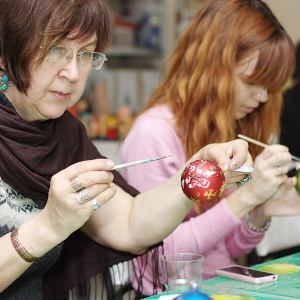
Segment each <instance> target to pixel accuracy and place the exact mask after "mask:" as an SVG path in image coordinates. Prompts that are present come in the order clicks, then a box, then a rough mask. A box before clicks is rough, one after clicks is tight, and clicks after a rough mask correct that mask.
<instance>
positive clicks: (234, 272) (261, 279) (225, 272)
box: [216, 265, 278, 284]
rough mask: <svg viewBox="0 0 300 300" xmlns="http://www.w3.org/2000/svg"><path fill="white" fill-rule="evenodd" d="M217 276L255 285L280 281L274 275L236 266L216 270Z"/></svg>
mask: <svg viewBox="0 0 300 300" xmlns="http://www.w3.org/2000/svg"><path fill="white" fill-rule="evenodd" d="M216 274H217V275H219V276H224V277H228V278H231V279H236V280H241V281H245V282H249V283H255V284H261V283H266V282H272V281H276V280H277V279H278V275H277V274H274V273H269V272H264V271H260V270H254V269H250V268H247V267H243V266H235V265H233V266H228V267H224V268H218V269H216Z"/></svg>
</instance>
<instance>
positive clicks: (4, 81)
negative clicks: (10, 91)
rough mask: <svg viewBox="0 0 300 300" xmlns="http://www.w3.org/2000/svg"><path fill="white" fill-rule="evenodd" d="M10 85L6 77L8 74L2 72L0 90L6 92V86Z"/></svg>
mask: <svg viewBox="0 0 300 300" xmlns="http://www.w3.org/2000/svg"><path fill="white" fill-rule="evenodd" d="M9 85H10V81H9V79H8V76H7V75H6V74H3V75H2V76H0V89H1V92H7V88H8V86H9Z"/></svg>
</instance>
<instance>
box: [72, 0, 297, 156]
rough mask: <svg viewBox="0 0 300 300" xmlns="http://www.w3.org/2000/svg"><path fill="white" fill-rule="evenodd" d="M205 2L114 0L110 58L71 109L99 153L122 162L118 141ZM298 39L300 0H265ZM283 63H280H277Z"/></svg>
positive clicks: (290, 32) (107, 52) (108, 56)
mask: <svg viewBox="0 0 300 300" xmlns="http://www.w3.org/2000/svg"><path fill="white" fill-rule="evenodd" d="M205 2H206V0H112V1H110V3H111V5H112V9H113V11H114V14H115V15H114V31H113V40H112V43H111V46H110V47H109V48H108V49H107V50H106V51H105V54H106V55H107V58H108V61H107V62H106V63H105V65H104V67H103V68H102V69H101V70H100V71H92V73H91V75H90V77H89V79H88V82H87V86H86V90H85V92H84V94H83V96H82V99H81V100H80V101H79V102H78V104H77V105H76V106H74V107H72V108H71V111H72V113H73V114H74V115H76V116H77V117H78V118H80V119H81V120H82V122H83V123H84V124H85V126H86V128H87V130H88V133H89V135H90V137H91V138H93V139H94V141H95V144H96V145H97V146H99V147H101V152H102V153H104V154H105V155H108V156H109V157H111V158H112V159H114V160H115V162H119V161H120V156H119V152H120V151H119V148H118V147H119V143H118V140H119V139H120V137H121V136H122V134H123V133H124V131H126V129H127V128H128V127H129V126H130V124H131V122H132V119H133V117H134V116H135V115H136V113H137V112H139V111H140V110H141V109H142V108H143V106H144V105H145V103H146V102H147V101H148V99H149V97H150V95H151V93H152V91H153V90H154V88H155V87H156V86H157V85H158V84H159V79H160V70H161V65H162V61H163V60H164V58H165V57H166V56H167V55H168V53H170V52H171V51H172V50H173V48H174V46H175V44H176V40H177V37H178V35H179V34H180V32H181V31H182V30H183V29H184V28H185V26H186V24H187V23H188V22H189V20H190V19H191V18H192V17H193V16H194V14H195V13H196V12H197V11H198V10H199V9H201V7H202V6H203V5H204V3H205ZM265 2H266V3H267V4H268V5H269V6H270V8H271V9H272V11H273V12H274V14H275V15H276V17H277V18H278V19H279V21H280V22H281V23H282V24H283V26H284V27H285V29H286V31H287V32H288V33H289V34H290V36H291V38H292V40H293V41H294V43H296V42H297V41H299V40H300V18H299V11H300V1H299V0H284V1H283V0H265ZM279 63H284V62H279Z"/></svg>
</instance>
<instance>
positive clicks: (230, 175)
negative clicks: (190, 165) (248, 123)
mask: <svg viewBox="0 0 300 300" xmlns="http://www.w3.org/2000/svg"><path fill="white" fill-rule="evenodd" d="M199 156H200V158H199ZM193 159H194V160H196V159H209V160H212V161H214V162H215V163H217V164H218V165H219V166H220V167H221V168H222V170H223V171H224V172H225V184H226V188H229V187H234V186H237V183H238V182H239V181H241V180H242V179H243V178H244V177H245V175H246V174H248V173H241V172H231V171H233V170H235V169H237V168H239V167H241V166H252V165H253V161H252V157H251V155H250V153H249V152H248V143H247V142H246V141H244V140H241V139H237V140H233V141H231V142H228V143H220V144H209V145H207V146H206V147H204V148H202V149H201V150H200V151H199V152H198V153H196V154H195V155H194V156H193Z"/></svg>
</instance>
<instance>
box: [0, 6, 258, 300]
mask: <svg viewBox="0 0 300 300" xmlns="http://www.w3.org/2000/svg"><path fill="white" fill-rule="evenodd" d="M111 29H112V21H111V12H110V9H109V7H108V3H107V2H106V1H104V0H70V1H61V0H14V1H10V0H3V1H1V4H0V88H1V92H0V114H1V117H0V156H1V159H0V249H1V250H0V299H6V300H8V299H30V300H35V299H36V300H37V299H38V300H40V299H52V300H53V299H65V298H66V297H68V293H69V292H68V291H69V290H70V289H72V288H73V287H75V286H77V285H78V284H79V283H84V282H86V280H89V279H90V278H91V277H93V276H96V275H97V274H100V273H101V274H105V273H106V272H107V270H108V268H109V267H110V266H112V265H113V264H115V263H117V262H120V261H124V260H129V259H131V258H132V257H133V256H132V255H130V254H129V253H128V252H130V253H133V254H136V255H137V254H141V253H143V252H145V251H147V249H148V247H150V246H153V245H156V244H157V243H159V242H160V241H161V240H163V238H164V237H166V236H167V235H168V234H169V233H170V232H171V231H172V230H174V228H175V227H176V226H177V225H178V224H179V223H180V222H181V220H182V219H183V217H184V215H185V214H186V213H187V212H188V210H189V209H190V208H191V206H192V202H191V201H190V200H189V199H187V198H186V197H185V196H184V194H183V192H182V190H181V187H180V175H181V172H182V170H180V171H179V172H178V173H177V174H176V175H175V176H174V177H173V178H172V179H170V180H169V181H167V182H166V183H165V184H163V185H161V186H159V187H157V188H155V189H153V190H151V191H149V192H147V193H143V194H139V192H138V191H137V190H136V189H134V188H133V187H131V186H129V185H128V184H127V183H126V182H125V180H124V179H123V178H122V177H121V176H120V175H119V173H117V172H116V171H112V169H113V166H114V163H113V162H112V161H111V160H109V159H106V158H105V157H103V156H102V155H101V154H100V153H99V152H98V151H97V149H96V147H95V146H94V145H93V144H92V142H91V141H90V140H89V139H88V137H87V134H86V130H85V128H84V126H83V125H82V123H80V122H79V121H78V120H77V119H75V118H74V117H73V116H72V115H71V114H70V113H69V112H68V110H67V109H68V108H69V107H71V106H72V105H74V104H75V103H76V102H77V101H78V99H79V98H80V96H81V94H82V92H83V90H84V86H85V83H86V80H87V77H88V75H89V73H90V71H91V69H95V70H99V69H100V68H101V66H102V65H103V63H104V62H105V60H106V57H105V55H104V54H103V53H102V51H104V50H105V48H106V47H107V45H108V43H109V41H110V38H111ZM205 158H210V159H212V160H215V161H216V162H217V163H218V164H220V165H223V164H226V165H229V168H231V169H232V168H233V162H235V166H240V165H242V164H246V165H251V163H252V160H251V156H250V155H249V153H248V146H247V143H246V142H242V141H238V140H235V141H232V142H229V143H223V144H215V145H208V146H206V147H204V148H202V149H201V150H200V151H198V152H197V153H196V154H195V155H194V156H193V158H192V159H193V160H195V159H205ZM242 177H243V174H241V175H239V176H232V177H231V178H227V183H229V184H230V183H231V184H233V183H234V182H237V181H239V180H241V179H242ZM170 196H171V197H170ZM100 206H101V208H100ZM158 207H159V209H158ZM165 211H168V214H167V215H166V214H165ZM145 233H146V234H145ZM117 250H118V251H117ZM155 250H157V246H155V247H154V248H153V249H152V250H148V252H150V251H153V252H154V253H155ZM88 284H90V286H89V285H88ZM88 284H87V285H86V286H85V288H87V293H90V290H91V289H92V287H94V289H98V288H99V287H98V286H92V285H91V283H88ZM42 289H43V291H42ZM89 289H90V290H89ZM103 297H104V296H103V295H102V294H101V295H99V296H98V299H103Z"/></svg>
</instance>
